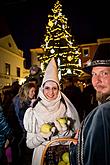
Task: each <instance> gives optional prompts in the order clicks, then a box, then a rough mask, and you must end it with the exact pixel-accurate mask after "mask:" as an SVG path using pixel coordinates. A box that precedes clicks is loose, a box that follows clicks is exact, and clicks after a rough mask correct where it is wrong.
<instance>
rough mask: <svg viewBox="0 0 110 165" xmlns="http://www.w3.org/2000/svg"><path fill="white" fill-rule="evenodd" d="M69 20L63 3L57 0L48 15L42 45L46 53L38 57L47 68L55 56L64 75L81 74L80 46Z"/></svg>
mask: <svg viewBox="0 0 110 165" xmlns="http://www.w3.org/2000/svg"><path fill="white" fill-rule="evenodd" d="M67 21H68V19H67V18H66V17H65V15H63V14H62V5H61V3H60V1H59V0H57V1H56V3H55V4H54V8H53V9H52V10H51V14H49V15H48V24H47V26H46V34H45V35H44V43H43V44H42V45H41V47H42V48H43V50H44V55H43V56H42V55H39V56H38V59H39V60H40V61H41V63H43V66H44V70H45V67H46V66H47V64H48V62H49V61H50V58H52V57H53V56H54V57H55V59H56V61H57V64H58V69H59V72H60V73H61V75H62V76H65V75H67V74H71V75H81V73H82V72H81V68H80V65H79V55H80V51H79V47H78V46H77V44H76V43H75V40H74V39H72V35H71V34H70V28H69V26H68V25H67Z"/></svg>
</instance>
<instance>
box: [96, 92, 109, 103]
mask: <svg viewBox="0 0 110 165" xmlns="http://www.w3.org/2000/svg"><path fill="white" fill-rule="evenodd" d="M108 96H110V93H109V94H108V93H101V92H96V100H97V101H99V102H100V103H104V102H105V101H106V99H107V97H108Z"/></svg>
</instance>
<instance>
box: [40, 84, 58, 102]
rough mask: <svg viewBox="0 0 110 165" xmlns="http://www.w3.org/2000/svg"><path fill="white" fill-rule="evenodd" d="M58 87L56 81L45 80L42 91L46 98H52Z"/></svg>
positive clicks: (54, 96)
mask: <svg viewBox="0 0 110 165" xmlns="http://www.w3.org/2000/svg"><path fill="white" fill-rule="evenodd" d="M58 92H59V88H58V85H57V83H56V82H54V81H47V82H46V83H45V84H44V87H43V93H44V95H45V97H46V98H47V99H48V100H54V99H56V98H57V96H58Z"/></svg>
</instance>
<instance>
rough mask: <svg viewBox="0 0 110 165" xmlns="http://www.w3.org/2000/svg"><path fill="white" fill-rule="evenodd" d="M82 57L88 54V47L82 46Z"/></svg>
mask: <svg viewBox="0 0 110 165" xmlns="http://www.w3.org/2000/svg"><path fill="white" fill-rule="evenodd" d="M82 50H83V57H88V56H89V48H83V49H82Z"/></svg>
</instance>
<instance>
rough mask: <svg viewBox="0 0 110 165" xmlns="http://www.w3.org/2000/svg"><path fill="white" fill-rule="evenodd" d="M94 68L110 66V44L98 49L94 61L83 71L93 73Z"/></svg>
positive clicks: (102, 45)
mask: <svg viewBox="0 0 110 165" xmlns="http://www.w3.org/2000/svg"><path fill="white" fill-rule="evenodd" d="M94 66H110V43H103V44H100V45H99V46H98V47H97V49H96V52H95V54H94V57H93V59H92V61H91V62H90V63H89V64H88V65H87V66H86V67H84V68H83V71H85V72H87V73H91V70H92V67H94Z"/></svg>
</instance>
